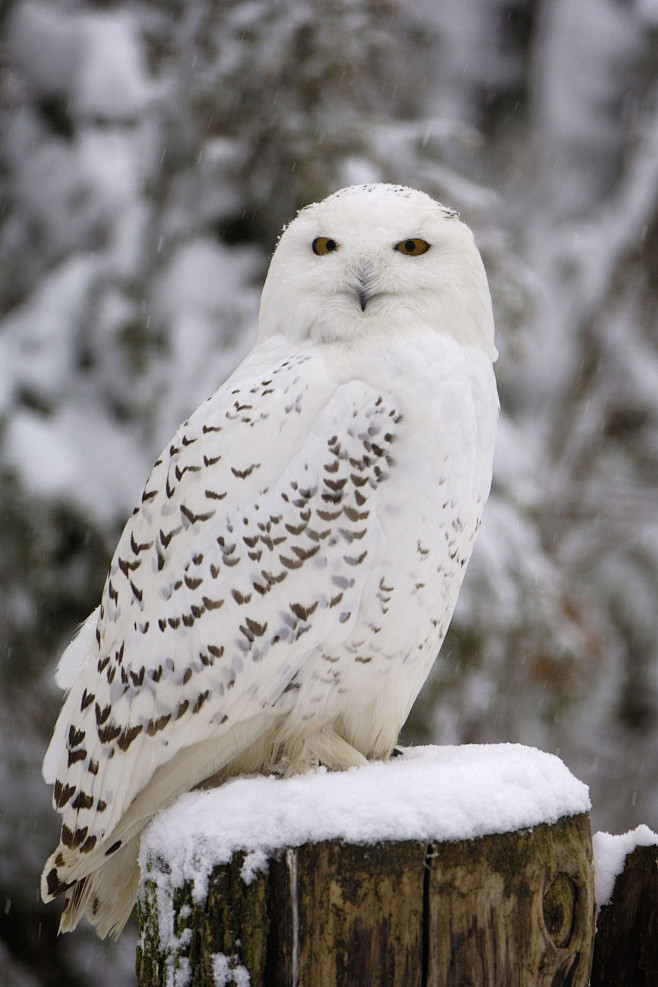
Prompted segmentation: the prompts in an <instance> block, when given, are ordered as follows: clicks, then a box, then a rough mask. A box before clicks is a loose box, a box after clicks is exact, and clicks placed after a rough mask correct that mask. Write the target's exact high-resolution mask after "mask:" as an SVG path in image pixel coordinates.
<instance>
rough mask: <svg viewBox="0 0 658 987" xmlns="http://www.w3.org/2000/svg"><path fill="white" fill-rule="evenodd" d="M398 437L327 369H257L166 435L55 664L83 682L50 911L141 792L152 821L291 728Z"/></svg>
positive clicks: (76, 702)
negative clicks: (271, 732)
mask: <svg viewBox="0 0 658 987" xmlns="http://www.w3.org/2000/svg"><path fill="white" fill-rule="evenodd" d="M399 418H400V416H399V414H398V411H397V409H396V408H395V406H394V405H393V404H392V403H391V401H390V400H387V398H386V397H385V396H384V395H383V394H381V393H379V392H378V391H377V390H376V389H374V388H372V387H370V386H368V385H366V384H364V383H362V382H360V381H358V380H353V381H349V382H347V383H340V382H338V381H337V380H336V379H335V378H334V377H332V375H331V373H330V372H329V371H328V370H327V367H326V364H325V362H324V359H323V357H322V356H321V355H318V354H315V355H314V354H313V353H312V351H311V352H304V351H302V352H301V353H298V354H297V355H294V356H292V357H287V358H285V359H280V360H279V361H275V362H274V364H273V363H272V360H271V357H270V359H269V360H267V359H264V358H263V356H262V355H261V354H258V353H257V352H256V353H255V355H254V356H252V358H251V359H250V360H247V361H246V362H245V364H243V365H242V367H241V368H239V370H238V371H237V372H236V374H235V375H234V376H233V377H232V378H231V379H230V380H229V381H228V382H227V384H226V385H224V387H222V388H221V389H220V390H219V391H218V392H217V393H216V394H215V395H214V396H213V397H212V398H211V399H210V400H209V401H208V402H206V403H205V404H204V405H202V406H201V407H200V408H199V409H198V410H197V411H196V412H195V414H194V415H193V416H192V417H191V418H190V419H189V421H187V422H185V423H184V424H183V425H182V426H181V428H180V429H179V430H178V432H177V433H176V435H175V436H174V439H173V440H172V442H171V444H170V445H169V446H168V447H167V449H166V450H165V451H164V452H163V453H162V455H161V456H160V458H159V459H158V460H157V462H156V464H155V467H154V469H153V472H152V473H151V476H150V477H149V480H148V482H147V484H146V487H145V490H144V493H143V495H142V499H141V503H140V504H139V505H138V506H137V508H136V509H135V511H134V512H133V514H132V516H131V518H130V519H129V521H128V523H127V525H126V527H125V530H124V532H123V534H122V537H121V539H120V541H119V545H118V547H117V551H116V553H115V556H114V558H113V561H112V564H111V568H110V572H109V575H108V578H107V581H106V584H105V588H104V591H103V595H102V602H101V605H100V608H99V610H98V611H97V612H95V613H94V614H92V615H91V617H90V618H89V620H88V621H87V623H86V624H85V625H84V627H83V630H82V632H81V634H80V636H79V637H78V638H77V639H76V640H74V642H73V643H72V645H71V649H72V656H69V657H68V658H67V657H66V656H65V660H64V665H65V666H66V665H68V666H73V665H76V664H78V663H81V666H80V667H79V670H78V672H77V674H76V675H75V677H74V679H73V681H72V682H71V685H70V691H69V693H68V697H67V699H66V702H65V705H64V707H63V709H62V712H61V715H60V718H59V720H58V724H57V727H56V731H55V735H54V737H53V741H52V743H51V746H50V749H49V751H48V754H47V756H46V760H45V762H44V765H45V774H46V775H47V776H48V777H49V778H50V779H52V780H54V802H55V807H56V808H57V810H58V811H59V812H60V813H61V814H62V837H61V844H60V846H59V847H58V849H57V850H56V851H55V853H54V854H53V856H52V857H51V858H50V860H49V862H48V864H47V865H46V869H45V870H44V878H43V891H44V897H46V898H50V897H53V896H55V895H56V894H59V893H61V892H62V891H64V890H66V888H67V887H68V886H70V884H71V882H72V881H75V880H79V879H80V878H81V877H82V876H83V875H84V874H86V873H89V872H90V871H91V870H93V869H94V867H97V866H100V864H101V863H102V861H103V855H105V856H107V855H108V854H109V853H110V852H111V851H112V849H113V847H112V846H110V847H108V845H107V842H108V840H109V839H110V838H111V839H112V841H113V843H114V844H116V843H117V842H118V843H119V844H120V840H119V837H120V836H121V820H122V818H123V817H125V814H126V812H127V810H128V808H129V807H130V806H131V803H133V800H135V799H136V797H137V796H138V795H139V793H140V792H142V791H143V790H144V789H145V788H146V787H147V786H149V784H150V783H152V782H153V779H154V777H155V780H156V781H157V786H156V787H157V795H156V794H154V795H153V798H152V801H151V803H150V804H149V805H146V806H145V807H144V808H143V810H140V811H141V814H142V815H143V816H146V817H147V818H148V815H151V814H152V813H153V812H155V811H157V809H158V808H160V807H161V806H162V805H163V804H166V803H167V802H168V801H171V799H172V798H173V797H174V796H175V795H176V794H177V793H178V792H179V791H182V790H185V789H188V788H191V787H193V786H194V785H195V784H197V783H199V782H200V781H202V780H204V779H205V778H206V777H208V776H209V775H211V774H213V772H214V771H217V770H219V769H220V768H221V767H222V766H223V765H224V764H226V763H227V762H228V761H230V760H231V758H232V757H233V756H235V755H236V754H237V753H239V751H240V749H244V747H245V746H246V745H249V744H250V743H253V742H255V740H256V739H257V738H258V737H259V736H260V735H262V734H263V733H265V732H267V730H268V729H269V728H270V727H271V726H272V725H273V724H276V723H277V722H278V721H280V720H281V718H283V717H285V716H286V714H287V713H288V712H289V710H290V709H291V708H292V707H293V705H294V702H295V698H296V691H297V687H298V685H299V683H300V681H301V678H302V677H303V675H304V668H305V660H306V658H307V657H308V656H309V654H310V653H311V652H313V651H315V650H316V649H321V648H331V647H332V645H334V644H337V643H339V642H340V641H342V640H343V639H344V638H345V637H346V636H347V635H348V634H349V633H350V630H351V628H352V627H353V625H354V622H355V620H356V618H357V614H358V611H359V606H360V599H361V594H362V590H363V587H364V584H365V581H366V579H367V578H368V574H369V573H370V572H371V570H372V568H373V566H374V565H375V564H376V562H377V560H378V558H380V557H381V554H382V550H383V539H384V536H383V532H382V529H381V526H380V524H379V522H378V519H377V503H378V489H379V487H380V484H381V483H382V481H384V480H385V479H386V477H387V476H388V475H389V472H390V471H391V470H392V469H394V460H393V455H392V452H391V447H392V445H393V443H394V440H395V434H396V429H397V422H398V421H399ZM185 751H188V755H189V756H187V757H184V758H183V762H181V763H184V771H185V777H184V778H183V780H182V782H181V779H180V772H179V773H178V780H177V781H176V782H174V781H173V780H171V781H169V780H168V778H167V770H166V767H165V766H166V765H167V764H168V763H169V762H171V761H172V759H173V758H175V757H179V761H180V755H181V753H182V754H183V755H184V754H185ZM155 790H156V789H155V787H154V788H153V792H155ZM133 815H134V814H133ZM141 825H143V820H142V822H141V823H139V824H134V828H135V827H136V828H137V829H139V828H141ZM124 835H125V838H128V836H129V835H131V834H124Z"/></svg>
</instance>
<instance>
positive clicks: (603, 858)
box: [592, 825, 658, 908]
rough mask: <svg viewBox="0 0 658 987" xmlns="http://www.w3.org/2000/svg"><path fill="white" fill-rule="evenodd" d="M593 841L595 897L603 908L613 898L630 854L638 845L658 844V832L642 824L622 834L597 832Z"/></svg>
mask: <svg viewBox="0 0 658 987" xmlns="http://www.w3.org/2000/svg"><path fill="white" fill-rule="evenodd" d="M592 843H593V846H594V871H595V884H594V897H595V898H596V903H597V905H598V907H599V908H602V907H603V906H604V905H607V904H608V902H609V901H610V899H611V898H612V892H613V889H614V886H615V879H616V877H617V875H618V874H621V872H622V871H623V869H624V864H625V862H626V857H627V856H628V854H629V853H632V852H633V850H634V849H635V847H637V846H658V833H654V832H653V831H652V830H651V829H649V827H648V826H644V825H642V826H637V827H636V828H635V829H631V830H629V831H628V833H622V834H621V835H620V836H613V835H611V834H610V833H595V834H594V836H593V837H592Z"/></svg>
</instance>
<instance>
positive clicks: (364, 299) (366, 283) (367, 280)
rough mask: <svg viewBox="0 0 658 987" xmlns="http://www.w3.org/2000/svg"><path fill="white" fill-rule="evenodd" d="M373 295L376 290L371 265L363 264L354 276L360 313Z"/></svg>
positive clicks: (368, 263)
mask: <svg viewBox="0 0 658 987" xmlns="http://www.w3.org/2000/svg"><path fill="white" fill-rule="evenodd" d="M374 294H376V289H375V272H374V269H373V265H372V264H371V263H370V262H364V263H363V264H362V266H361V267H359V270H358V271H357V274H356V295H357V298H358V299H359V305H360V306H361V311H362V312H365V310H366V305H367V304H368V302H369V301H370V299H371V298H372V297H373V295H374Z"/></svg>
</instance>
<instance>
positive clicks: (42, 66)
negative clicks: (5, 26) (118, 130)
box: [9, 0, 154, 120]
mask: <svg viewBox="0 0 658 987" xmlns="http://www.w3.org/2000/svg"><path fill="white" fill-rule="evenodd" d="M9 37H10V41H11V46H12V50H13V53H14V57H15V58H16V59H17V61H18V62H19V63H21V64H22V65H23V67H24V69H25V70H26V71H27V72H28V73H29V75H30V78H31V81H32V83H33V85H34V86H35V87H36V88H37V89H38V90H39V91H40V92H42V93H43V94H45V95H48V96H53V95H54V96H62V97H65V96H70V97H71V102H72V110H73V112H74V113H76V114H80V115H81V116H92V117H94V116H97V117H102V118H104V119H110V120H122V119H126V118H131V117H134V116H135V115H136V114H137V113H139V112H140V111H141V110H142V109H143V108H144V106H145V105H146V104H147V103H148V101H149V99H150V98H151V96H152V95H154V87H153V85H152V83H151V82H150V81H149V80H148V77H147V74H146V66H145V64H144V58H143V54H142V48H141V45H140V41H139V38H138V35H137V30H136V25H135V23H134V22H133V19H132V17H130V15H129V14H128V13H126V12H112V13H107V14H106V13H97V12H95V13H91V14H86V13H85V14H80V13H76V14H75V15H73V16H69V17H67V16H66V15H64V16H62V14H61V13H60V12H59V11H56V10H52V8H50V6H49V5H47V4H44V3H39V2H36V0H26V2H25V3H23V4H22V5H20V6H18V7H17V8H16V11H15V14H14V16H13V18H12V21H11V24H10V28H9Z"/></svg>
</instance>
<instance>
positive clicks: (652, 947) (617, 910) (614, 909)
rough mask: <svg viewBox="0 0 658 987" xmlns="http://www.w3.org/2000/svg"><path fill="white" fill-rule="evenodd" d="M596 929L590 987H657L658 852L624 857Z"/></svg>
mask: <svg viewBox="0 0 658 987" xmlns="http://www.w3.org/2000/svg"><path fill="white" fill-rule="evenodd" d="M596 925H597V932H596V945H595V950H594V965H593V967H592V981H591V984H592V987H658V846H637V847H636V848H635V849H634V850H633V852H632V853H629V854H628V856H627V857H626V862H625V865H624V869H623V871H622V872H621V874H618V876H617V879H616V880H615V886H614V890H613V892H612V898H611V899H610V902H609V904H607V905H604V906H603V907H602V908H601V911H600V912H599V917H598V920H597V923H596Z"/></svg>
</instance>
